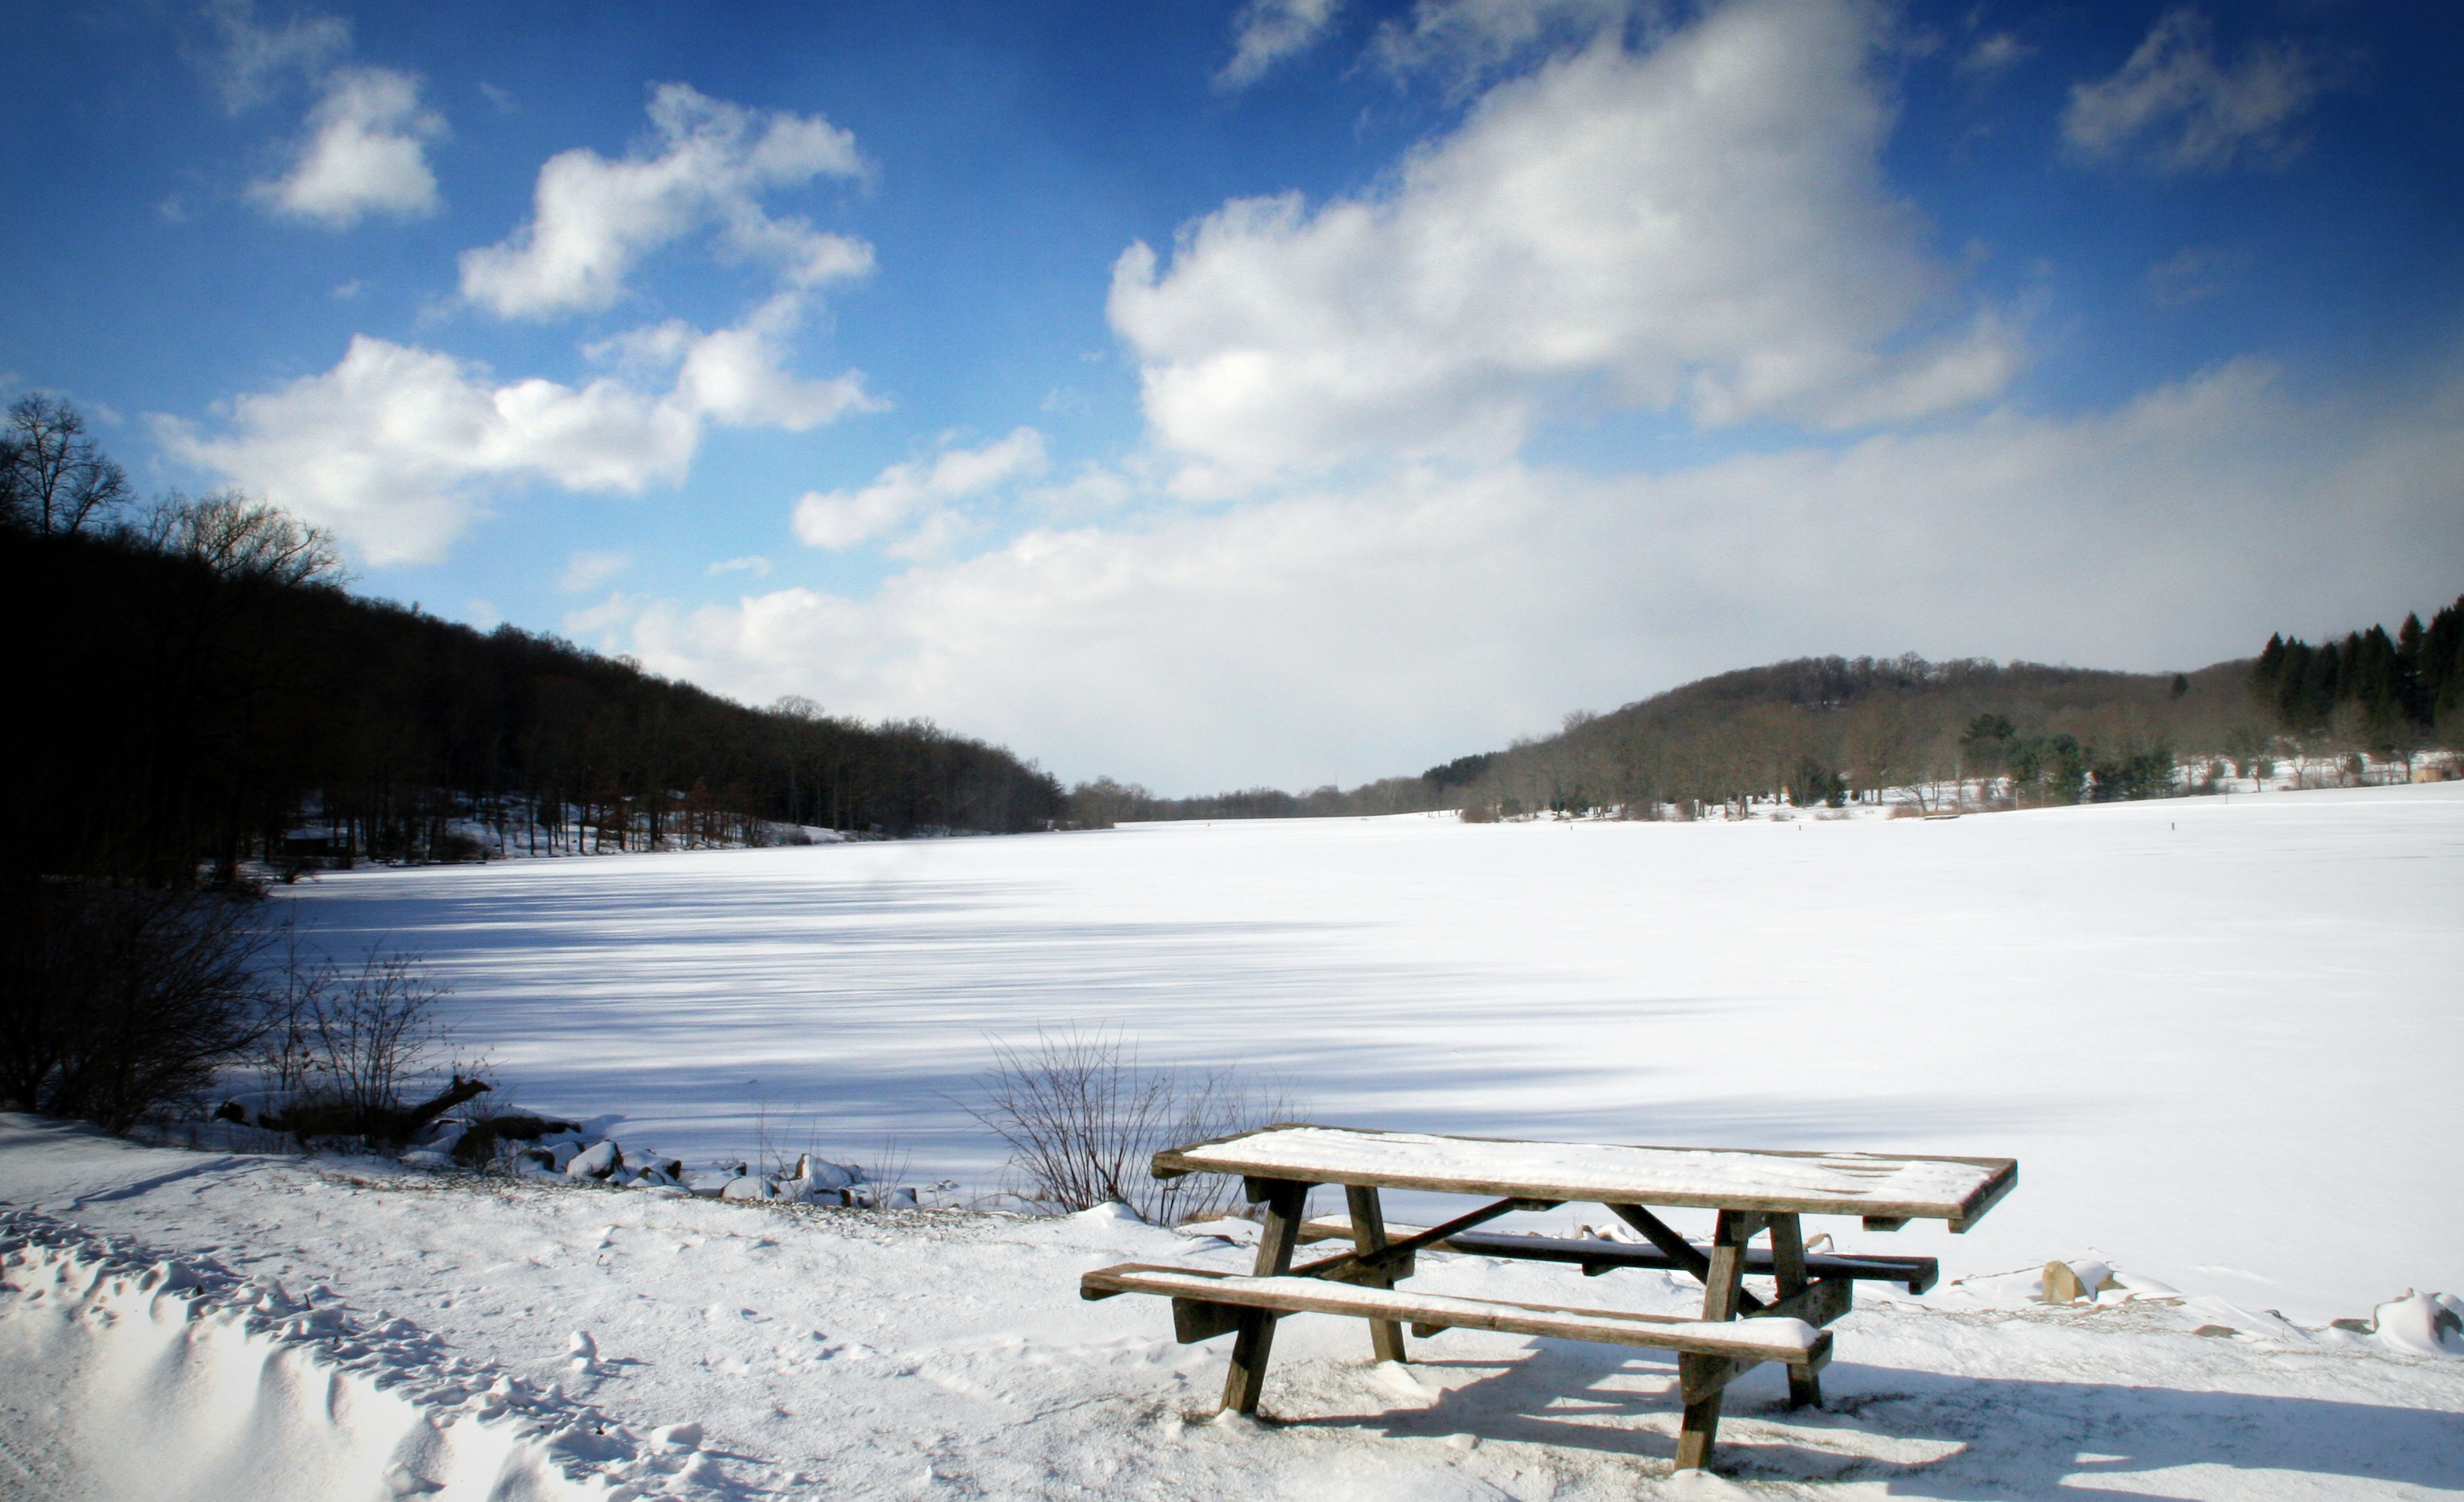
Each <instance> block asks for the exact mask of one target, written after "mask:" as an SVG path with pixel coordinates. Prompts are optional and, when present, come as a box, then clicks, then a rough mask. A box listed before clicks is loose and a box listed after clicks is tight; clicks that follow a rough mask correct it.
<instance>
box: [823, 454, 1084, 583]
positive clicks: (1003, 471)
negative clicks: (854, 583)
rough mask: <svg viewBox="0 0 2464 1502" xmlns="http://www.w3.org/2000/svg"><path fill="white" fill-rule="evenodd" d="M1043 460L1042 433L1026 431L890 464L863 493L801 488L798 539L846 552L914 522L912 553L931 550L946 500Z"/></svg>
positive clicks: (946, 523) (1013, 476)
mask: <svg viewBox="0 0 2464 1502" xmlns="http://www.w3.org/2000/svg"><path fill="white" fill-rule="evenodd" d="M1046 463H1047V461H1046V460H1045V452H1044V435H1043V434H1042V433H1039V432H1037V431H1036V430H1035V429H1034V428H1031V427H1020V428H1017V429H1014V430H1013V431H1012V432H1011V433H1010V434H1009V436H1008V437H1006V438H1002V439H999V440H997V441H995V442H993V443H989V444H986V445H984V446H982V447H980V448H945V449H943V450H942V451H941V452H940V453H938V454H935V455H934V456H933V457H932V458H931V459H930V460H923V459H913V460H909V461H908V462H906V463H904V464H894V465H891V467H890V468H887V469H884V470H882V471H881V474H880V476H879V477H878V478H876V479H875V480H874V481H873V482H872V483H871V484H870V485H868V486H865V487H864V488H863V489H861V490H830V491H826V492H825V491H821V490H811V491H807V492H806V493H805V494H804V496H803V498H802V499H800V500H799V501H797V502H796V511H795V515H794V526H795V530H796V537H797V540H798V541H800V542H802V543H803V544H804V545H805V546H806V547H810V548H851V547H854V546H855V545H856V544H857V543H860V542H864V541H867V540H869V539H871V538H876V537H881V536H885V535H887V534H888V533H891V532H894V531H896V530H898V529H899V528H901V527H903V526H906V525H907V524H908V523H910V522H911V521H916V520H918V519H919V518H920V519H921V521H922V522H923V525H924V527H925V529H926V531H927V533H928V534H929V535H928V537H927V540H926V545H925V546H924V547H923V548H921V549H918V550H916V551H919V552H930V551H935V548H934V546H933V545H934V543H935V542H937V541H938V540H939V538H940V537H941V536H945V535H946V534H947V533H948V531H949V528H950V526H951V522H950V520H949V519H947V518H948V517H949V511H948V508H949V506H950V503H952V502H955V501H961V500H966V499H968V498H970V497H973V496H979V495H983V494H986V493H988V492H990V491H992V490H998V489H1000V488H1001V487H1002V486H1004V485H1007V484H1009V483H1011V482H1012V481H1014V480H1019V479H1023V478H1025V477H1027V476H1030V475H1038V474H1042V473H1043V472H1044V470H1045V466H1046Z"/></svg>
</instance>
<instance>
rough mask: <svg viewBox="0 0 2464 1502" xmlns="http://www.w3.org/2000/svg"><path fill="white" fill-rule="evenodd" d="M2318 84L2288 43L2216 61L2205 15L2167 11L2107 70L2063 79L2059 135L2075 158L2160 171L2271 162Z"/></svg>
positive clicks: (2310, 62)
mask: <svg viewBox="0 0 2464 1502" xmlns="http://www.w3.org/2000/svg"><path fill="white" fill-rule="evenodd" d="M2328 83H2329V79H2328V76H2327V75H2326V73H2325V71H2324V70H2323V69H2321V66H2320V64H2319V62H2318V60H2317V59H2315V58H2313V57H2312V56H2311V55H2310V54H2307V53H2306V52H2304V51H2303V50H2302V49H2301V48H2299V47H2298V46H2295V45H2293V44H2292V43H2290V42H2281V41H2262V42H2255V43H2253V44H2252V45H2250V46H2249V47H2246V48H2244V49H2243V51H2242V54H2241V56H2240V58H2239V59H2238V60H2237V61H2236V62H2234V63H2233V64H2232V65H2230V66H2228V65H2226V64H2224V63H2222V62H2219V61H2218V60H2217V58H2216V53H2215V46H2214V37H2213V31H2212V28H2211V27H2210V26H2209V24H2208V20H2207V17H2206V16H2204V15H2202V14H2200V13H2199V12H2198V11H2194V10H2190V9H2189V8H2183V9H2179V10H2173V11H2167V12H2165V14H2164V15H2163V16H2161V17H2159V18H2158V19H2157V22H2156V25H2155V27H2154V28H2153V29H2152V30H2151V31H2149V32H2148V33H2147V36H2146V39H2145V40H2144V41H2142V42H2141V43H2140V44H2139V47H2138V50H2137V51H2135V52H2133V53H2132V54H2130V57H2129V60H2128V61H2126V62H2124V63H2123V65H2122V67H2121V68H2120V70H2118V71H2117V72H2116V73H2114V75H2113V76H2111V77H2108V78H2101V79H2099V80H2097V81H2095V82H2093V83H2079V84H2074V85H2072V86H2071V98H2070V103H2069V105H2068V107H2066V108H2065V109H2064V110H2063V112H2062V140H2063V141H2065V142H2066V143H2067V144H2068V145H2069V147H2070V148H2071V150H2072V151H2074V152H2075V153H2077V154H2078V155H2079V156H2081V157H2085V158H2093V159H2113V158H2120V157H2124V156H2131V157H2136V158H2137V159H2138V160H2140V161H2141V162H2143V163H2145V164H2146V165H2147V166H2149V167H2151V168H2152V169H2154V170H2155V171H2157V172H2160V173H2167V174H2170V173H2181V172H2219V171H2223V170H2224V169H2225V168H2227V167H2230V166H2232V165H2233V164H2234V163H2236V162H2245V161H2247V162H2251V163H2256V164H2259V165H2278V164H2281V163H2283V162H2284V161H2285V160H2287V159H2288V158H2289V157H2290V156H2291V155H2292V154H2293V152H2294V151H2295V150H2296V149H2297V148H2298V146H2299V138H2298V136H2297V135H2296V133H2295V126H2296V124H2297V123H2298V121H2299V119H2300V117H2301V116H2302V115H2303V114H2304V113H2305V112H2306V111H2307V110H2308V109H2309V107H2310V105H2311V103H2312V102H2313V101H2314V100H2315V99H2317V98H2318V97H2319V95H2320V94H2321V92H2323V91H2324V90H2325V89H2326V88H2327V86H2328Z"/></svg>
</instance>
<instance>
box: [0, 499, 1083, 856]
mask: <svg viewBox="0 0 2464 1502" xmlns="http://www.w3.org/2000/svg"><path fill="white" fill-rule="evenodd" d="M334 577H336V571H335V570H334V568H333V559H332V555H331V553H330V550H328V549H326V548H325V547H324V545H323V544H322V542H321V539H319V538H318V537H317V535H316V534H315V533H307V532H305V531H303V530H302V529H300V528H298V527H297V524H296V523H293V522H291V521H290V520H289V519H288V518H286V517H284V516H282V514H281V513H280V512H275V511H273V510H272V509H271V508H265V507H251V506H248V505H247V504H245V503H244V502H241V501H239V500H237V499H235V498H225V499H222V500H213V499H209V500H208V501H206V502H196V503H186V504H185V506H182V505H174V506H171V507H168V508H166V509H165V511H164V512H161V513H159V515H158V517H157V518H156V520H155V522H154V524H153V525H151V526H150V527H147V528H136V529H132V528H121V529H117V530H115V531H111V532H108V533H100V534H97V533H94V532H77V531H54V532H50V533H46V532H43V531H40V530H37V529H33V528H30V527H24V526H18V527H9V528H0V601H5V603H0V612H5V618H0V619H5V620H6V621H7V627H8V632H9V642H10V643H11V646H10V667H9V678H10V688H11V692H10V694H9V701H10V704H11V712H10V714H9V715H8V716H7V720H8V726H7V729H5V730H0V751H5V755H6V764H7V766H8V767H9V769H10V774H9V778H8V782H7V784H6V786H7V794H8V796H9V797H11V799H12V800H14V802H15V803H16V805H17V811H16V814H15V816H14V817H13V818H12V819H11V832H10V838H9V839H8V840H7V841H6V843H5V846H0V848H4V849H5V851H6V854H5V855H0V871H5V872H6V873H7V874H8V875H11V876H16V877H25V876H35V875H62V874H86V875H111V876H123V877H125V876H135V877H142V878H144V879H147V880H152V881H159V882H171V883H174V884H180V883H185V882H187V881H188V880H190V879H192V877H193V876H194V875H195V873H196V872H197V871H198V869H199V867H200V865H201V864H202V863H206V862H211V863H212V864H213V865H215V866H218V867H220V868H221V869H222V870H223V871H224V872H225V873H228V872H229V871H230V870H231V869H232V867H233V866H234V864H235V863H236V862H237V861H239V860H244V859H247V858H249V857H252V856H261V855H272V854H275V853H276V852H278V851H280V850H282V849H283V848H284V842H285V840H286V837H289V836H294V835H296V834H297V832H298V831H299V830H300V827H301V826H302V825H303V824H306V825H309V826H310V827H311V828H312V829H313V830H315V831H317V832H319V837H320V838H322V839H324V840H327V841H330V844H331V847H332V848H334V849H335V850H337V851H340V852H342V853H346V854H350V855H353V856H356V857H359V858H367V857H370V856H374V857H381V858H411V859H433V858H436V857H439V856H445V855H450V854H453V853H456V852H457V851H458V852H460V853H465V854H467V853H469V849H470V846H469V840H468V836H467V831H468V829H469V825H468V824H467V823H465V825H464V829H465V831H466V834H465V835H464V836H463V837H460V838H457V837H455V836H454V835H453V834H452V833H451V824H452V823H453V822H454V821H455V820H472V819H476V820H479V821H481V822H483V823H491V824H495V825H496V826H498V827H499V828H503V827H508V826H519V828H520V829H521V830H522V832H523V836H522V838H529V839H531V840H533V841H536V840H538V839H539V838H540V834H539V832H540V831H541V830H542V829H543V830H544V831H545V838H547V839H548V840H549V841H550V842H552V843H561V845H562V846H563V847H565V848H571V847H573V846H575V845H583V846H585V847H588V846H630V847H632V848H641V847H643V846H645V845H655V844H660V843H672V842H676V841H678V840H688V841H695V840H702V839H719V840H734V839H743V838H748V837H749V838H754V839H757V840H758V839H759V838H762V834H763V831H762V829H761V827H760V826H759V824H757V823H755V822H754V821H755V820H757V819H758V820H775V821H779V822H782V823H792V824H811V825H827V826H830V827H833V828H837V829H843V830H854V831H867V830H878V831H881V832H885V833H890V834H901V833H909V832H913V831H916V830H920V829H929V828H950V829H967V830H982V831H996V832H998V831H1014V830H1025V829H1034V828H1041V827H1045V825H1046V824H1047V822H1048V821H1050V820H1052V819H1054V818H1055V817H1057V816H1060V815H1061V814H1063V813H1064V806H1063V795H1062V792H1061V789H1060V786H1059V785H1058V784H1057V783H1056V782H1054V780H1053V779H1052V778H1051V777H1050V776H1048V775H1047V774H1045V773H1043V772H1041V771H1039V770H1037V769H1036V768H1034V767H1033V766H1031V765H1027V764H1024V763H1022V762H1021V761H1020V760H1019V759H1018V758H1017V757H1015V756H1013V755H1011V754H1010V753H1009V752H1008V751H1004V750H1002V749H1001V748H999V747H994V746H988V745H985V744H983V743H981V742H979V741H974V740H968V739H965V738H963V737H960V736H956V735H951V734H949V733H946V732H944V731H942V730H939V729H935V727H934V726H932V725H930V724H928V723H924V722H912V723H904V724H900V723H884V724H878V725H864V724H859V723H857V722H854V721H852V720H847V719H840V718H834V717H830V716H826V715H824V714H822V713H821V712H820V711H819V710H818V709H816V708H814V707H810V706H803V705H796V704H787V705H784V706H782V707H781V708H780V709H774V710H758V709H752V708H747V707H744V706H741V705H737V704H734V703H731V702H729V701H727V700H725V699H721V698H718V697H717V696H715V695H713V694H710V693H706V692H704V691H702V690H701V689H698V688H695V687H693V686H689V685H685V684H679V683H672V682H670V681H668V680H665V679H662V678H658V677H655V676H653V675H650V674H648V673H645V672H643V671H641V670H640V669H639V668H638V667H636V666H634V665H633V664H629V663H627V662H623V661H618V660H613V659H609V658H606V657H603V656H600V655H598V654H596V653H593V652H589V651H585V650H583V649H582V648H580V647H577V646H575V645H573V644H572V643H570V642H563V641H561V640H559V639H557V638H554V637H545V636H535V635H531V634H529V633H526V632H523V631H519V630H517V629H515V628H513V627H511V626H503V627H499V628H497V629H496V630H495V631H493V632H488V633H484V634H483V633H481V632H478V631H474V630H473V629H471V628H469V627H467V626H462V625H457V624H454V623H451V622H449V621H444V620H437V619H435V618H434V617H432V616H428V615H425V614H422V613H420V612H419V611H418V610H416V609H415V608H405V607H403V606H400V605H397V604H392V603H389V602H386V601H383V600H374V599H362V598H358V597H355V596H353V595H351V594H348V593H346V592H345V591H344V590H343V589H341V587H339V585H338V584H336V583H335V582H333V579H334ZM292 843H293V847H294V848H297V843H298V842H297V840H296V839H295V840H293V841H292Z"/></svg>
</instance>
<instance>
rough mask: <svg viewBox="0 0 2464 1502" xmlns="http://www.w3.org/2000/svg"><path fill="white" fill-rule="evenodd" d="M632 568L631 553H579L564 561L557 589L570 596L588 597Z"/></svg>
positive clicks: (557, 578) (557, 581) (558, 577)
mask: <svg viewBox="0 0 2464 1502" xmlns="http://www.w3.org/2000/svg"><path fill="white" fill-rule="evenodd" d="M632 566H633V555H631V554H629V553H621V552H620V553H577V554H575V555H573V556H571V557H569V558H567V559H565V560H564V572H562V573H561V574H559V575H558V576H557V577H556V587H557V588H559V589H561V590H562V591H564V592H565V593H566V594H568V595H586V594H588V593H590V592H591V591H592V590H594V589H597V588H598V587H599V586H600V585H602V584H605V583H606V582H607V581H608V580H609V579H612V578H614V577H616V576H617V575H619V574H622V573H624V572H625V571H626V570H627V569H629V568H631V567H632Z"/></svg>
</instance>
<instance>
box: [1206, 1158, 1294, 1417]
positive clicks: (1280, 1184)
mask: <svg viewBox="0 0 2464 1502" xmlns="http://www.w3.org/2000/svg"><path fill="white" fill-rule="evenodd" d="M1251 1183H1252V1185H1253V1186H1255V1187H1253V1189H1252V1192H1253V1193H1254V1192H1255V1188H1256V1187H1263V1188H1264V1189H1265V1203H1266V1223H1265V1230H1264V1231H1263V1232H1262V1233H1261V1234H1260V1235H1259V1237H1258V1262H1257V1266H1256V1267H1255V1268H1254V1269H1253V1270H1252V1271H1253V1272H1254V1273H1255V1275H1257V1276H1259V1277H1281V1276H1283V1275H1284V1274H1285V1273H1289V1272H1290V1271H1291V1270H1292V1249H1294V1248H1295V1247H1298V1246H1299V1245H1300V1239H1301V1221H1302V1219H1303V1218H1304V1217H1303V1214H1302V1208H1303V1207H1304V1206H1306V1205H1307V1204H1308V1203H1309V1186H1308V1185H1306V1184H1295V1183H1292V1182H1289V1181H1287V1180H1280V1179H1278V1180H1273V1181H1264V1182H1262V1181H1257V1180H1252V1181H1251ZM1239 1330H1240V1334H1239V1335H1237V1336H1236V1337H1234V1338H1233V1341H1232V1370H1231V1372H1230V1373H1229V1374H1228V1375H1227V1376H1226V1377H1225V1378H1224V1379H1223V1406H1224V1407H1226V1408H1229V1409H1231V1410H1232V1411H1233V1412H1235V1413H1247V1414H1255V1413H1256V1412H1257V1411H1258V1398H1259V1395H1260V1394H1261V1393H1262V1392H1264V1391H1265V1385H1266V1357H1267V1355H1268V1354H1269V1353H1270V1352H1271V1351H1272V1350H1273V1349H1274V1345H1275V1317H1274V1316H1273V1315H1272V1314H1271V1313H1269V1312H1268V1311H1266V1310H1264V1309H1247V1310H1243V1311H1242V1314H1241V1323H1240V1325H1239Z"/></svg>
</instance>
